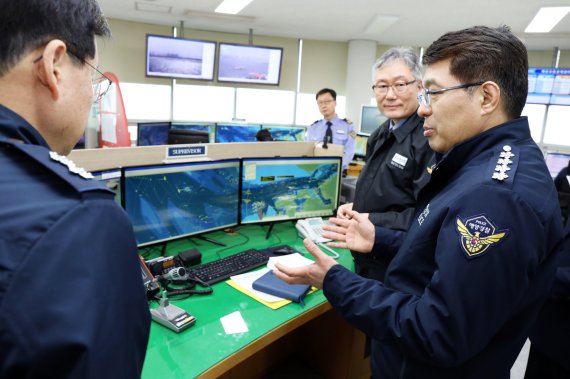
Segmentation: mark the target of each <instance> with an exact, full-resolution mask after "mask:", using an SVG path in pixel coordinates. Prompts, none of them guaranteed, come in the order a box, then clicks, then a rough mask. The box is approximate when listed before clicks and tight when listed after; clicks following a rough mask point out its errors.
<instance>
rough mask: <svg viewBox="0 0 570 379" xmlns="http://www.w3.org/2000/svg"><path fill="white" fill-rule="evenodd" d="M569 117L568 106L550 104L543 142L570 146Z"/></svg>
mask: <svg viewBox="0 0 570 379" xmlns="http://www.w3.org/2000/svg"><path fill="white" fill-rule="evenodd" d="M569 119H570V107H568V106H561V105H551V106H550V107H549V108H548V114H547V118H546V128H545V130H544V139H543V142H544V143H545V144H552V145H561V146H570V127H569V126H568V120H569Z"/></svg>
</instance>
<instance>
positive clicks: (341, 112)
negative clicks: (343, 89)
mask: <svg viewBox="0 0 570 379" xmlns="http://www.w3.org/2000/svg"><path fill="white" fill-rule="evenodd" d="M336 113H337V114H338V116H339V117H340V118H345V117H346V116H345V113H346V97H345V96H337V97H336ZM321 118H323V116H322V115H321V112H319V107H318V106H317V100H316V99H315V94H314V93H299V94H298V95H297V121H296V124H297V125H307V126H308V125H311V124H312V123H313V122H315V121H317V120H320V119H321ZM353 122H354V120H353Z"/></svg>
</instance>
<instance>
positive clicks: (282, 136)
mask: <svg viewBox="0 0 570 379" xmlns="http://www.w3.org/2000/svg"><path fill="white" fill-rule="evenodd" d="M262 128H263V129H267V130H269V133H271V137H273V140H274V141H304V140H305V133H306V129H305V128H303V127H301V126H267V125H263V126H262Z"/></svg>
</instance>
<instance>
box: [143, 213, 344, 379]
mask: <svg viewBox="0 0 570 379" xmlns="http://www.w3.org/2000/svg"><path fill="white" fill-rule="evenodd" d="M268 228H269V226H268V225H263V226H261V225H248V226H241V227H239V228H236V229H235V231H236V232H237V234H228V233H225V232H221V231H219V232H214V233H211V234H209V235H208V237H210V238H214V239H216V240H218V241H220V242H224V243H226V244H227V245H228V247H220V246H217V245H213V244H211V243H209V242H206V241H201V240H198V239H195V238H194V239H191V240H183V241H176V242H173V243H170V244H169V245H168V249H167V255H174V254H177V253H178V252H180V251H182V250H185V249H188V248H191V247H197V248H198V249H199V250H200V251H201V252H202V262H204V263H205V262H209V261H212V260H215V259H218V258H219V257H225V256H227V255H231V254H233V253H237V252H239V251H242V250H245V249H248V248H258V249H263V248H266V247H270V246H275V245H281V244H287V245H290V246H292V247H294V248H296V249H297V250H299V251H302V252H305V250H304V248H303V243H302V240H301V239H300V238H299V237H298V236H297V231H296V229H295V227H294V226H293V224H292V223H291V222H287V223H282V224H276V225H275V227H274V228H273V231H272V233H271V236H270V237H269V239H267V240H266V239H265V233H266V231H267V229H268ZM142 252H144V250H141V253H142ZM339 253H340V256H341V257H340V258H339V263H341V264H342V265H344V266H345V267H349V268H350V269H353V263H352V259H351V256H350V253H349V252H348V251H347V250H339ZM307 256H309V255H308V253H307ZM311 258H312V257H311ZM213 288H214V293H213V294H211V295H193V296H191V297H189V298H187V299H183V300H180V301H172V304H174V305H177V306H179V307H181V308H183V309H184V310H186V311H187V312H188V313H190V314H192V315H194V316H195V317H196V319H197V321H196V324H195V325H194V326H192V327H190V328H189V329H187V330H185V331H183V332H181V333H175V332H173V331H171V330H169V329H167V328H165V327H163V326H161V325H159V324H157V323H155V322H152V325H151V331H150V339H149V343H148V349H147V353H146V359H145V364H144V368H143V373H142V378H149V379H150V378H159V377H160V378H161V379H167V378H193V377H196V376H199V375H204V377H216V376H219V375H220V374H221V373H224V372H225V371H227V369H229V368H231V367H233V366H234V365H235V364H236V363H239V362H240V361H242V360H243V359H245V358H247V357H248V356H250V355H251V354H254V353H255V352H256V351H258V350H259V349H261V348H263V347H264V346H266V345H267V344H270V343H271V342H272V341H274V340H276V339H278V338H279V337H281V336H283V335H285V334H287V333H288V332H289V331H291V330H293V329H295V328H296V327H298V326H299V325H302V324H303V323H305V322H307V321H308V320H311V319H312V318H314V317H317V316H318V315H320V314H322V313H324V312H326V311H327V310H329V309H330V305H329V303H328V302H327V301H326V299H325V297H324V295H323V293H322V291H321V290H319V291H317V292H315V293H312V294H310V295H308V296H307V297H306V299H305V307H301V306H300V305H299V304H297V303H291V304H288V305H286V306H284V307H282V308H279V309H277V310H272V309H270V308H269V307H267V306H265V305H263V304H261V303H260V302H258V301H256V300H254V299H252V298H251V297H249V296H247V295H245V294H243V293H241V292H239V291H237V290H235V289H234V288H232V287H230V286H229V285H228V284H226V283H225V282H221V283H217V284H215V285H214V286H213ZM235 311H239V312H240V313H241V315H242V317H243V319H244V320H245V323H246V324H247V327H248V329H249V331H248V332H246V333H239V334H230V335H227V334H225V332H224V329H223V327H222V324H221V322H220V318H221V317H223V316H226V315H228V314H230V313H233V312H235Z"/></svg>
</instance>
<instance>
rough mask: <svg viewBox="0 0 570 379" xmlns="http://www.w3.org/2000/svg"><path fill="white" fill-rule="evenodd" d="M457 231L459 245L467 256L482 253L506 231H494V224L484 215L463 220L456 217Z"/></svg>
mask: <svg viewBox="0 0 570 379" xmlns="http://www.w3.org/2000/svg"><path fill="white" fill-rule="evenodd" d="M457 232H458V233H459V235H460V240H461V247H462V248H463V251H465V253H467V256H468V257H475V256H478V255H481V254H483V253H484V252H485V251H486V250H487V249H488V248H489V247H490V246H491V245H493V244H495V243H497V242H499V241H500V240H501V239H502V238H503V237H505V235H506V234H507V232H508V231H504V232H501V233H495V226H494V225H493V223H491V222H490V221H489V220H488V219H487V217H485V216H484V215H482V216H476V217H472V218H469V219H467V220H465V223H463V222H462V221H461V219H460V218H459V217H458V218H457Z"/></svg>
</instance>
